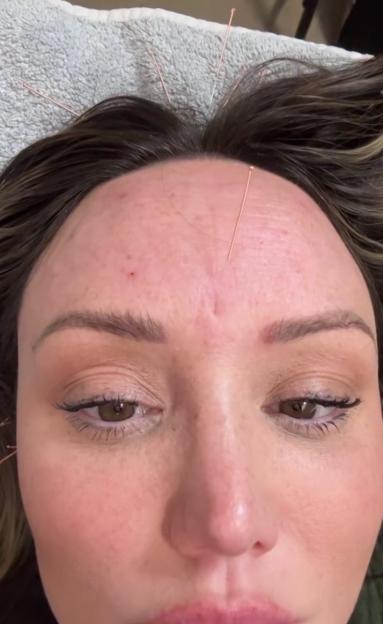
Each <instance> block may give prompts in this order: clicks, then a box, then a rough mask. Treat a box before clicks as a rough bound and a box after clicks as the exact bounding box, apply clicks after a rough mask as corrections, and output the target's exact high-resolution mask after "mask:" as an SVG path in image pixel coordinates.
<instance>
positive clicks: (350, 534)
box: [0, 57, 383, 624]
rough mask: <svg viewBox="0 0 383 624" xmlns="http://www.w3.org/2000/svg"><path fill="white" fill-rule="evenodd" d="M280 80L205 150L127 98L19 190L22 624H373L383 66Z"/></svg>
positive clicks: (7, 386)
mask: <svg viewBox="0 0 383 624" xmlns="http://www.w3.org/2000/svg"><path fill="white" fill-rule="evenodd" d="M275 67H276V62H275V61H274V62H270V63H266V65H260V66H259V67H258V68H257V69H255V70H254V71H253V73H252V76H253V77H254V81H252V83H251V86H250V87H248V88H242V89H239V90H237V91H236V93H235V94H234V95H233V96H232V98H231V99H230V102H229V104H226V105H222V106H221V108H220V110H219V112H218V113H217V114H216V115H215V117H214V119H213V120H211V121H209V122H208V123H207V126H206V128H205V129H203V130H201V129H198V128H197V127H195V126H194V125H193V124H192V123H188V122H187V121H184V120H182V119H181V117H180V116H178V115H177V112H176V111H172V110H169V109H166V108H164V107H163V106H160V105H159V104H157V103H153V102H149V101H147V100H144V99H140V98H136V97H128V96H122V97H120V98H111V99H109V100H106V101H104V102H101V103H100V104H98V105H96V106H95V107H93V108H92V109H90V110H89V111H87V112H86V113H84V114H83V115H82V116H81V117H80V118H79V119H77V120H75V121H74V122H73V123H71V124H70V125H68V127H66V128H64V129H63V130H62V131H60V132H58V133H57V134H55V135H54V136H51V137H47V138H44V139H42V140H40V141H37V142H36V143H34V144H33V145H31V146H29V147H27V148H26V149H24V150H23V151H22V152H21V153H20V154H18V155H17V156H16V157H15V158H14V159H13V160H12V161H11V162H10V163H9V164H8V165H7V167H6V168H5V170H4V171H3V173H2V176H1V178H0V210H1V214H0V228H1V229H0V294H1V296H0V301H1V310H0V321H1V322H0V327H1V341H0V345H1V346H0V353H1V357H0V362H1V380H2V384H1V391H2V393H1V414H2V418H3V422H4V425H3V426H2V427H1V428H0V432H1V436H2V455H1V456H6V455H7V454H9V455H10V456H9V459H7V461H4V462H2V464H1V466H0V468H1V470H0V479H1V481H0V483H1V495H2V499H3V500H2V505H3V507H2V516H1V543H2V550H1V552H2V560H1V566H2V567H1V575H2V579H3V581H2V585H1V587H2V597H1V604H2V616H3V620H4V622H5V621H6V622H7V624H8V623H14V622H17V623H18V624H20V623H21V622H28V623H29V624H30V623H31V622H38V623H39V624H41V623H43V622H55V621H57V622H59V624H84V623H88V622H91V623H92V624H149V623H156V624H159V623H160V622H161V624H170V623H172V624H175V623H177V624H178V623H179V624H180V623H182V624H192V623H194V622H202V623H203V624H207V623H209V624H210V623H212V622H214V623H217V622H218V623H219V624H229V623H230V624H231V623H232V622H233V623H235V624H249V622H251V623H252V624H261V623H262V624H292V623H298V622H299V623H302V624H303V623H304V624H346V623H347V622H349V621H350V618H351V617H357V613H358V612H357V610H358V608H359V607H358V604H359V603H358V600H360V599H361V597H362V596H363V589H364V587H365V583H368V582H370V581H369V579H368V578H366V575H367V572H368V568H369V564H370V562H371V561H372V557H373V554H374V553H375V552H376V549H377V548H378V547H379V541H378V536H379V531H380V528H381V523H382V517H383V466H382V452H383V426H382V411H381V407H382V403H381V400H382V388H383V385H382V368H381V364H382V339H383V333H382V328H383V325H382V296H383V212H382V211H383V190H382V175H381V174H382V164H383V162H382V153H383V140H382V128H383V97H382V89H383V57H382V58H381V57H378V58H373V59H369V60H367V61H363V62H361V61H358V62H353V63H351V64H347V65H345V66H343V67H337V68H334V69H331V70H330V69H323V68H319V67H315V66H310V65H308V64H297V65H296V66H295V67H297V68H298V71H297V72H295V73H294V72H293V73H290V74H285V75H280V76H278V75H277V72H276V73H275V74H274V76H273V78H272V79H270V80H263V79H262V81H261V80H259V75H260V73H259V72H262V74H264V71H265V69H270V70H271V71H274V70H275ZM250 165H251V166H252V167H253V169H250V170H249V166H250ZM245 189H246V201H245ZM240 207H241V208H243V211H242V212H241V219H240V221H239V222H238V228H237V229H236V237H235V241H234V239H233V232H234V226H235V224H236V220H237V216H238V213H239V208H240ZM230 243H233V246H232V253H231V256H230V259H229V256H228V250H229V246H230ZM16 421H17V427H16ZM7 445H8V446H7ZM12 445H16V446H17V452H16V454H14V455H12V456H11V453H10V448H12ZM13 452H14V451H12V453H13ZM374 582H375V583H379V581H376V580H375V581H374ZM39 583H41V585H39ZM39 588H40V589H39ZM39 591H40V593H39ZM3 605H4V607H3ZM48 605H49V606H48ZM373 608H374V609H375V611H373V612H372V617H373V618H376V619H374V624H375V622H377V621H379V620H378V619H377V618H378V617H379V613H378V609H379V604H377V605H376V604H375V605H373ZM174 609H175V610H174ZM4 618H5V619H4ZM358 621H359V622H361V619H359V620H358ZM372 623H373V620H371V624H372Z"/></svg>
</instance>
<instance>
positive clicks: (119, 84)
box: [0, 0, 370, 168]
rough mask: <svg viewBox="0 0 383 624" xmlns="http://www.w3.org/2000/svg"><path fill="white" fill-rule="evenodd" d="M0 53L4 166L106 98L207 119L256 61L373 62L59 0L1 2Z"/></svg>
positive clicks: (263, 35)
mask: <svg viewBox="0 0 383 624" xmlns="http://www.w3.org/2000/svg"><path fill="white" fill-rule="evenodd" d="M228 21H229V16H228ZM234 22H235V16H234ZM227 35H228V36H227ZM225 39H227V45H226V48H225V52H224V57H223V59H222V63H221V65H220V59H221V53H222V49H223V43H224V41H225ZM0 54H1V59H2V62H1V67H0V123H1V136H0V168H2V166H3V165H4V164H5V163H6V162H7V161H8V160H9V159H10V158H11V157H12V156H14V155H15V154H16V153H17V152H19V151H20V150H21V149H22V148H24V147H26V146H27V145H29V144H30V143H32V142H34V141H36V140H37V139H39V138H42V137H44V136H46V135H48V134H52V133H54V132H55V131H58V130H59V129H60V128H61V127H62V126H63V125H64V124H65V123H67V122H68V121H69V120H70V119H71V118H72V117H73V115H74V114H76V113H77V114H80V113H82V112H83V111H84V110H85V109H87V108H89V107H90V106H92V105H94V104H96V103H97V102H99V101H101V100H103V99H105V98H107V97H111V96H116V95H123V94H134V95H140V96H141V97H147V98H150V99H153V100H155V101H158V102H162V103H164V104H166V103H168V102H169V101H170V102H171V103H172V105H173V106H175V107H177V108H178V107H180V109H182V107H183V108H184V110H186V108H185V107H187V108H188V109H190V107H192V108H193V110H196V111H197V113H196V115H197V116H196V118H195V121H196V122H197V123H206V119H207V118H209V117H210V116H211V115H212V114H213V113H214V107H215V105H216V103H217V102H218V101H219V100H222V97H223V95H224V94H225V93H226V91H227V90H228V89H229V88H230V86H231V85H233V84H234V83H235V82H236V80H238V77H239V76H240V75H241V74H243V70H244V69H245V68H246V67H249V66H250V65H252V64H254V63H256V62H258V61H259V62H261V61H265V60H267V59H269V58H273V57H276V56H291V57H293V58H299V59H303V60H311V59H312V60H315V61H317V62H320V64H323V65H334V64H341V63H344V62H349V61H353V60H355V59H359V58H361V59H363V58H368V57H369V56H370V55H362V54H359V53H357V52H348V51H346V50H342V49H340V48H336V47H333V46H327V45H323V44H316V43H310V42H306V41H301V40H298V39H294V38H292V37H285V36H282V35H274V34H272V33H267V32H261V31H257V30H249V29H246V28H241V27H237V26H232V27H231V29H230V31H229V33H228V32H227V26H226V25H225V24H216V23H213V22H207V21H205V20H199V19H195V18H192V17H188V16H185V15H181V14H178V13H173V12H169V11H164V10H162V9H146V8H134V9H115V10H112V11H101V10H95V9H85V8H83V7H79V6H73V5H71V4H70V3H69V2H65V1H64V0H0ZM157 66H159V67H160V73H159V72H158V69H157ZM219 67H220V71H218V68H219ZM161 77H162V80H161ZM25 83H27V85H28V86H26V85H25ZM29 87H32V88H33V89H34V90H35V92H33V91H31V90H30V89H29ZM37 92H39V93H42V94H44V95H46V96H48V97H50V98H53V99H54V100H57V101H58V102H60V103H61V104H62V105H63V107H61V106H59V105H58V104H55V103H54V102H52V101H51V100H48V99H44V98H43V97H41V95H39V94H38V93H37ZM212 97H213V99H212ZM65 107H66V108H65ZM198 115H199V117H198Z"/></svg>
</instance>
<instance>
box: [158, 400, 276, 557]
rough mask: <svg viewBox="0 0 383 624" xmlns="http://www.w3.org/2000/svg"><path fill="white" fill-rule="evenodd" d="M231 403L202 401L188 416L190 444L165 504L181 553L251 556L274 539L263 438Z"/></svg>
mask: <svg viewBox="0 0 383 624" xmlns="http://www.w3.org/2000/svg"><path fill="white" fill-rule="evenodd" d="M236 403H238V401H235V398H234V397H232V400H225V402H223V400H222V399H218V400H217V401H216V402H215V405H214V406H212V404H211V401H210V403H209V405H208V404H207V402H204V403H203V405H202V404H200V405H199V407H198V409H197V411H196V412H195V413H194V418H190V420H191V421H192V422H193V425H192V430H191V431H188V432H187V435H188V436H189V437H190V444H188V445H186V446H185V448H186V449H187V450H186V453H185V457H184V460H183V464H182V467H181V470H180V474H179V477H178V481H177V487H176V488H175V492H174V495H173V496H172V498H171V500H170V502H169V505H168V508H167V526H168V527H169V528H168V538H169V540H170V541H171V544H172V547H173V548H175V549H176V550H177V551H178V552H179V553H180V554H182V556H183V557H190V558H196V557H204V556H206V557H209V558H211V557H212V556H213V557H221V558H222V557H238V556H239V555H241V554H243V553H246V552H249V551H251V552H252V553H253V556H254V554H257V555H260V554H262V553H264V552H267V551H268V550H270V549H271V548H272V547H273V546H274V544H275V542H276V539H277V517H276V510H275V507H273V500H272V497H271V488H270V487H269V486H270V475H268V474H267V467H266V464H267V461H266V458H267V452H268V449H267V448H265V447H266V446H267V445H266V444H265V442H266V438H265V436H264V435H263V434H262V431H260V432H259V434H260V435H259V436H258V437H257V431H256V428H257V427H256V425H254V429H253V430H252V428H251V426H250V429H249V427H248V426H247V424H245V425H244V423H247V422H249V421H248V419H247V418H246V417H245V418H241V417H240V415H239V414H238V408H237V411H236V412H234V409H235V404H236ZM241 409H242V410H243V409H246V407H245V406H244V405H242V407H241ZM189 417H191V414H189ZM252 419H254V417H252ZM266 437H267V436H266ZM269 472H270V470H269ZM275 478H276V477H275V476H274V479H275Z"/></svg>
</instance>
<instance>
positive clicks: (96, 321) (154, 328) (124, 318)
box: [32, 310, 376, 351]
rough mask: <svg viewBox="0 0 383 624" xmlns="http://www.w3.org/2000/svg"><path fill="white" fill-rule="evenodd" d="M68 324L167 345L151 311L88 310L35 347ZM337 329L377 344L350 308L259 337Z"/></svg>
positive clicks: (279, 324)
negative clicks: (352, 331) (354, 331)
mask: <svg viewBox="0 0 383 624" xmlns="http://www.w3.org/2000/svg"><path fill="white" fill-rule="evenodd" d="M68 327H72V328H87V329H93V330H95V331H98V332H107V333H110V334H114V335H116V336H122V337H124V338H129V339H132V340H135V341H145V342H150V343H160V344H164V343H166V342H167V340H168V336H167V332H166V330H165V327H164V325H163V324H162V323H161V322H159V321H156V320H155V319H153V318H152V317H151V316H150V315H149V314H147V315H146V316H143V315H140V314H133V313H132V312H129V311H127V312H125V313H124V314H119V313H116V312H98V311H90V310H85V311H73V312H68V313H66V314H63V315H61V316H59V317H58V318H56V319H55V320H54V321H52V322H51V323H49V325H48V326H47V327H46V328H45V329H44V331H43V332H42V334H41V335H40V336H39V338H38V339H37V340H36V341H35V342H34V343H33V345H32V350H33V351H36V349H37V348H38V347H39V346H40V345H41V344H42V343H43V341H44V340H45V339H46V338H47V337H48V336H49V335H51V334H53V333H55V332H57V331H60V330H63V329H66V328H68ZM334 329H359V330H360V331H362V332H364V333H365V334H367V335H368V336H370V338H372V341H373V342H374V345H375V347H376V343H375V336H374V333H373V331H372V330H371V329H370V327H369V326H368V325H367V323H366V322H365V321H364V320H363V319H362V318H361V317H360V316H359V315H358V314H356V313H355V312H352V311H351V310H332V311H328V312H324V313H322V314H315V315H312V316H306V317H303V318H295V319H282V320H279V321H274V322H272V323H270V324H268V325H267V326H266V327H264V328H263V329H262V331H261V334H260V338H261V341H262V342H264V343H265V344H272V343H281V342H282V343H283V342H289V341H292V340H297V339H298V338H302V337H304V336H306V335H308V334H314V333H317V332H322V331H330V330H334Z"/></svg>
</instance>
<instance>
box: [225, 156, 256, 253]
mask: <svg viewBox="0 0 383 624" xmlns="http://www.w3.org/2000/svg"><path fill="white" fill-rule="evenodd" d="M253 171H254V166H253V165H250V166H249V174H248V176H247V183H246V188H245V192H244V194H243V199H242V204H241V208H240V211H239V214H238V217H237V221H236V224H235V228H234V233H233V238H232V240H231V245H230V249H229V253H228V256H227V259H228V260H230V255H231V251H232V249H233V245H234V240H235V235H236V232H237V228H238V223H239V220H240V218H241V216H242V213H243V209H244V206H245V202H246V197H247V192H248V190H249V184H250V179H251V174H252V173H253Z"/></svg>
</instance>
